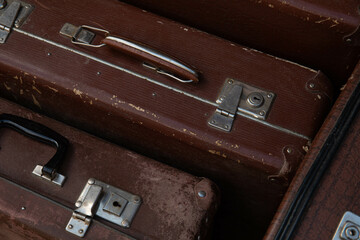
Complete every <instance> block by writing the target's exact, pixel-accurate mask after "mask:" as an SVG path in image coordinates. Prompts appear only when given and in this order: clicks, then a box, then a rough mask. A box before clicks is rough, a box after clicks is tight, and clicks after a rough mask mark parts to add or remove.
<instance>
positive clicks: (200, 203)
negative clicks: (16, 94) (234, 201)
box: [0, 99, 219, 240]
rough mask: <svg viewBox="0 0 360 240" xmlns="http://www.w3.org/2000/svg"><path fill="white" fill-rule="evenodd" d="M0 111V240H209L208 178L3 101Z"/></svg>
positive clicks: (213, 201) (213, 204) (212, 202)
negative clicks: (175, 167)
mask: <svg viewBox="0 0 360 240" xmlns="http://www.w3.org/2000/svg"><path fill="white" fill-rule="evenodd" d="M0 113H1V114H0V128H1V131H0V134H1V137H0V146H1V150H0V159H1V161H0V222H1V223H0V229H1V230H0V237H1V239H4V240H5V239H66V240H68V239H79V237H84V236H85V239H104V240H105V239H208V238H209V236H210V234H209V233H210V230H211V224H212V222H213V219H214V214H215V210H216V208H217V205H218V200H219V197H218V192H217V187H216V186H215V185H214V184H213V183H212V182H211V181H209V180H207V179H205V178H199V177H194V176H191V175H189V174H187V173H184V172H181V171H179V170H176V169H173V168H171V167H168V166H165V165H163V164H161V163H159V162H156V161H154V160H151V159H148V158H146V157H143V156H141V155H138V154H136V153H134V152H131V151H128V150H125V149H123V148H121V147H118V146H116V145H113V144H110V143H108V142H105V141H103V140H101V139H99V138H96V137H93V136H91V135H89V134H86V133H85V132H82V131H79V130H77V129H74V128H71V127H69V126H67V125H64V124H62V123H59V122H56V121H54V120H52V119H49V118H46V117H43V116H41V115H38V114H35V113H34V112H31V111H29V110H27V109H25V108H23V107H20V106H18V105H15V104H14V103H11V102H8V101H5V100H3V99H0ZM20 116H21V117H24V118H21V117H20ZM39 123H41V124H44V125H45V126H47V127H49V128H51V129H53V130H55V131H56V132H58V133H56V132H54V131H53V130H50V129H49V128H47V127H45V126H44V125H40V124H39ZM9 128H13V129H15V130H17V131H19V132H21V133H23V134H25V135H28V136H31V137H32V138H35V139H37V140H39V141H36V140H34V139H31V138H28V137H25V136H23V135H20V134H19V133H17V132H16V131H13V130H11V129H9ZM59 133H60V134H61V135H60V134H59ZM62 136H64V137H65V138H64V137H62ZM67 140H68V141H67ZM42 142H44V143H47V144H44V143H42ZM67 146H68V147H67ZM53 147H55V149H56V151H54V148H53ZM54 152H55V153H54ZM52 156H53V157H52ZM49 159H51V160H50V161H48V160H49ZM37 164H39V165H37ZM65 177H66V179H65ZM80 193H81V194H80ZM74 204H75V206H74ZM92 219H93V220H92ZM89 224H90V226H89Z"/></svg>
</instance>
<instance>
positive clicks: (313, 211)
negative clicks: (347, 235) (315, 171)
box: [264, 64, 360, 240]
mask: <svg viewBox="0 0 360 240" xmlns="http://www.w3.org/2000/svg"><path fill="white" fill-rule="evenodd" d="M359 82H360V65H359V64H358V65H357V67H356V68H355V70H354V72H353V74H352V76H351V77H350V78H349V80H348V82H347V84H346V87H345V88H344V89H343V91H342V92H341V94H340V96H339V98H338V99H337V101H336V103H335V104H334V107H333V109H332V110H331V112H330V114H329V115H328V117H327V118H326V120H325V122H324V125H323V126H322V128H321V129H320V131H319V133H318V135H317V136H316V138H315V140H314V142H313V143H312V146H311V148H310V151H309V153H308V154H307V155H306V157H305V159H304V160H303V162H302V164H301V165H300V167H299V170H298V171H297V173H296V175H295V177H294V179H293V181H292V183H291V185H290V186H289V188H288V190H287V192H286V194H285V196H284V199H283V200H282V203H281V204H280V207H279V208H278V210H277V213H276V215H275V217H274V218H273V220H272V223H271V225H270V227H269V229H268V231H267V234H266V236H265V238H264V239H265V240H270V239H273V238H274V236H275V235H276V233H277V231H278V230H279V227H280V225H281V223H282V221H283V219H284V217H285V215H286V212H287V210H288V208H289V206H290V204H291V203H292V201H293V199H294V197H295V195H296V194H297V192H298V189H299V187H300V185H301V183H302V181H303V180H304V177H305V176H306V174H307V172H308V171H309V169H310V168H311V165H312V163H313V162H314V160H315V159H316V156H317V154H318V152H319V151H320V149H321V148H322V146H323V145H324V143H325V140H326V139H327V137H328V136H329V134H330V132H331V130H332V129H333V128H334V126H335V123H336V121H337V119H338V117H339V116H340V114H341V112H342V111H343V109H344V107H345V104H346V102H347V100H348V98H349V96H350V95H351V94H352V92H353V90H354V88H355V86H356V85H357V84H359ZM357 122H358V119H357V120H356V121H355V122H354V126H353V127H352V128H351V129H350V130H349V133H348V137H347V138H346V139H345V140H344V143H343V144H342V146H341V147H340V150H339V151H338V153H337V156H336V157H335V158H334V160H333V164H332V166H330V168H329V170H328V171H327V172H326V173H325V176H324V178H323V180H322V182H321V183H320V185H319V186H318V188H317V189H318V190H317V192H316V193H315V198H314V199H313V200H312V202H311V203H310V204H309V209H308V213H307V214H306V215H305V219H304V220H302V221H301V225H300V228H299V229H298V230H297V232H295V233H294V235H293V236H294V237H295V238H296V239H331V238H332V234H334V233H335V229H336V226H337V224H338V223H339V221H340V218H341V216H342V214H344V213H345V209H349V210H351V209H354V211H357V210H358V208H357V207H356V204H355V203H356V201H357V198H358V195H357V192H356V190H352V189H353V188H354V187H356V184H357V182H358V176H357V174H355V172H356V171H357V169H356V166H357V164H358V163H357V159H358V156H356V154H352V152H353V151H356V146H357V142H356V141H357V140H358V139H357V131H358V128H359V126H358V124H357ZM345 156H346V157H345ZM347 170H349V171H350V172H347ZM322 234H324V235H322Z"/></svg>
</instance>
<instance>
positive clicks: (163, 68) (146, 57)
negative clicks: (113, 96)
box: [60, 23, 199, 83]
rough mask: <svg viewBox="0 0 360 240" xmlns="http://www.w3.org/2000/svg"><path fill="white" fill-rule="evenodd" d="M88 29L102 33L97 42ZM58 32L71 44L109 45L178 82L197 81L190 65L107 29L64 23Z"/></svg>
mask: <svg viewBox="0 0 360 240" xmlns="http://www.w3.org/2000/svg"><path fill="white" fill-rule="evenodd" d="M89 30H92V31H97V32H100V33H101V34H103V35H104V38H103V39H102V40H101V41H100V43H99V44H92V43H91V41H92V40H93V38H94V37H95V34H94V33H93V32H91V31H89ZM60 34H62V35H65V36H67V37H70V38H71V42H72V43H73V44H78V45H83V46H88V47H95V48H98V47H104V46H109V47H111V48H113V49H116V50H119V51H121V52H123V53H125V54H127V55H130V56H133V57H135V58H138V59H140V60H142V61H143V62H144V64H143V65H144V66H145V67H147V68H149V69H151V70H154V71H156V72H157V73H159V74H162V75H165V76H168V77H170V78H172V79H175V80H177V81H179V82H182V83H198V82H199V73H198V72H197V71H195V70H194V69H193V68H192V67H191V66H190V65H188V64H186V63H184V62H182V61H181V60H179V59H177V58H175V57H172V56H170V55H168V54H166V53H163V52H161V51H159V50H156V49H154V48H152V47H150V46H147V45H145V44H143V43H139V42H135V41H133V40H129V39H126V38H123V37H119V36H114V35H110V33H109V31H107V30H104V29H100V28H96V27H91V26H87V25H82V26H80V27H76V26H74V25H72V24H69V23H66V24H65V25H64V26H63V27H62V29H61V31H60Z"/></svg>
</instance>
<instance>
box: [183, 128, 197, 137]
mask: <svg viewBox="0 0 360 240" xmlns="http://www.w3.org/2000/svg"><path fill="white" fill-rule="evenodd" d="M183 132H185V133H189V134H190V135H193V136H196V133H194V132H192V131H190V130H188V129H186V128H183Z"/></svg>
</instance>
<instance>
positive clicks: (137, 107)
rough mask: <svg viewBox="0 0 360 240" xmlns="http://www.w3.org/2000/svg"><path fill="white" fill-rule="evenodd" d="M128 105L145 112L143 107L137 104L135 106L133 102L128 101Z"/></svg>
mask: <svg viewBox="0 0 360 240" xmlns="http://www.w3.org/2000/svg"><path fill="white" fill-rule="evenodd" d="M129 106H130V107H132V108H135V109H136V110H138V111H140V112H145V109H143V108H141V107H139V106H135V105H134V104H131V103H129Z"/></svg>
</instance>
